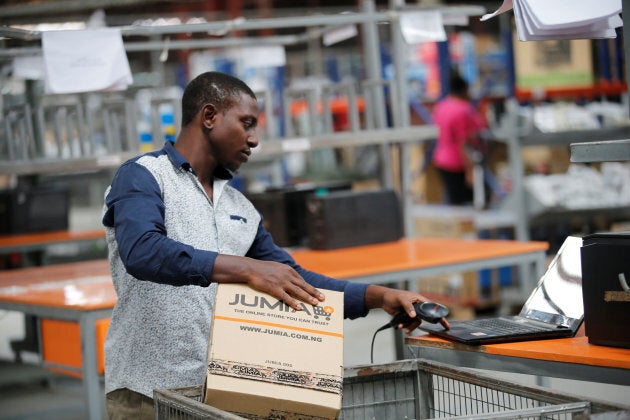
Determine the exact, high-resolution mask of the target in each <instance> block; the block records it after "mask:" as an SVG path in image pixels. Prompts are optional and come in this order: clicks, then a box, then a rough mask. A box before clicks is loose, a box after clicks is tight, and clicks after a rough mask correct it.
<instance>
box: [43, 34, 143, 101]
mask: <svg viewBox="0 0 630 420" xmlns="http://www.w3.org/2000/svg"><path fill="white" fill-rule="evenodd" d="M42 50H43V55H44V68H45V70H46V79H45V80H46V92H47V93H76V92H92V91H101V90H122V89H126V88H127V87H128V86H129V85H130V84H131V83H132V82H133V78H132V76H131V69H130V68H129V62H128V60H127V55H126V53H125V47H124V45H123V42H122V36H121V33H120V30H119V29H116V28H102V29H85V30H80V31H46V32H43V33H42Z"/></svg>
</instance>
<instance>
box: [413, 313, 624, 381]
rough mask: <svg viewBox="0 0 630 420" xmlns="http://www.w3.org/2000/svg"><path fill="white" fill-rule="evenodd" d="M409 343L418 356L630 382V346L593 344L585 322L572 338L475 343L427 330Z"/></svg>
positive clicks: (546, 374) (509, 369)
mask: <svg viewBox="0 0 630 420" xmlns="http://www.w3.org/2000/svg"><path fill="white" fill-rule="evenodd" d="M405 343H406V344H408V346H409V347H408V349H409V350H410V351H411V353H412V354H413V355H414V356H415V357H422V358H426V359H431V360H437V361H440V362H443V363H450V364H454V365H457V366H465V367H473V368H478V369H489V370H499V371H507V372H514V373H524V374H529V375H536V376H540V377H549V376H550V377H558V378H565V379H574V380H583V381H593V382H602V383H609V384H618V385H630V349H624V348H619V347H607V346H598V345H594V344H589V342H588V338H587V337H586V336H585V335H584V326H583V325H582V328H580V330H579V331H578V333H577V334H576V336H575V337H572V338H557V339H549V340H533V341H520V342H514V343H501V344H487V345H482V346H471V345H467V344H461V343H456V342H453V341H449V340H444V339H442V338H439V337H435V336H432V335H428V334H427V335H418V336H412V337H407V338H406V339H405Z"/></svg>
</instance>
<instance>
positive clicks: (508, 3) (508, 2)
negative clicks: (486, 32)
mask: <svg viewBox="0 0 630 420" xmlns="http://www.w3.org/2000/svg"><path fill="white" fill-rule="evenodd" d="M512 7H513V5H512V0H503V4H502V5H501V7H499V8H498V9H497V10H495V11H494V13H487V14H485V15H483V16H482V17H481V19H480V20H481V21H482V22H483V21H484V20H488V19H491V18H493V17H495V16H497V15H500V14H501V13H505V12H507V11H508V10H512Z"/></svg>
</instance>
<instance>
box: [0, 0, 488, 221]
mask: <svg viewBox="0 0 630 420" xmlns="http://www.w3.org/2000/svg"><path fill="white" fill-rule="evenodd" d="M435 9H439V10H440V11H441V12H442V13H443V14H445V15H449V14H454V15H460V16H461V15H465V16H476V15H482V14H483V13H484V12H485V8H483V7H480V6H469V5H464V6H442V5H429V6H424V5H423V6H416V5H414V6H409V5H406V4H405V1H404V0H390V2H389V7H388V9H387V10H384V11H377V10H376V9H375V3H374V1H373V0H361V1H360V3H359V8H358V10H357V11H353V12H351V13H339V14H320V15H309V16H295V17H280V18H265V19H245V18H237V19H232V20H226V21H216V22H206V23H194V24H185V25H169V26H127V27H120V30H121V33H122V35H123V37H134V39H136V38H138V37H147V40H146V41H135V40H134V41H127V42H124V45H125V49H126V50H127V51H128V52H130V51H148V52H152V54H155V52H157V51H165V50H166V51H168V50H176V49H204V48H233V47H238V46H247V45H283V46H289V45H297V44H301V43H306V44H307V46H308V48H311V47H312V46H313V44H314V43H313V42H312V41H313V39H316V38H318V37H321V36H322V35H323V34H324V33H325V32H326V31H329V30H332V29H334V28H337V27H342V26H345V25H359V26H360V28H361V41H362V43H363V45H362V47H363V50H362V51H363V56H364V68H365V71H366V80H364V81H362V82H361V83H362V86H361V87H362V88H363V89H366V92H367V93H368V94H369V99H370V101H369V102H370V104H369V105H370V110H369V111H370V114H369V115H366V117H367V120H369V121H370V123H371V125H370V126H369V127H368V129H358V127H356V126H353V127H352V130H351V131H350V132H341V133H331V132H324V133H322V134H321V135H320V133H316V132H313V133H312V135H309V136H307V137H297V138H295V137H294V136H291V135H290V133H289V138H280V137H277V138H274V137H272V138H263V139H262V141H261V143H260V151H259V152H258V153H257V154H255V156H254V159H252V161H256V159H260V160H264V159H263V158H271V157H273V156H279V155H282V154H285V153H288V152H291V151H296V150H299V151H309V150H316V149H321V148H336V147H347V146H363V145H376V146H377V147H378V148H379V159H380V162H381V163H380V169H381V178H382V179H381V182H382V184H383V187H388V188H391V187H394V183H395V181H394V178H393V175H392V168H391V165H392V151H393V150H395V148H392V147H391V146H392V145H396V146H399V149H398V152H399V153H400V157H401V159H400V165H399V166H400V168H399V169H400V173H399V175H398V176H399V182H400V184H399V185H400V191H401V194H400V196H401V199H402V201H403V212H404V214H410V213H411V208H412V206H413V199H412V194H411V183H412V179H411V176H412V171H411V168H410V166H411V165H410V159H409V157H410V155H411V153H410V149H409V147H410V144H411V143H412V142H422V141H424V140H429V139H431V138H435V136H436V134H437V131H436V129H435V128H434V127H433V126H426V127H413V128H411V127H410V116H409V106H408V98H407V85H406V83H407V78H406V72H405V60H406V58H405V48H404V40H403V38H402V33H401V28H400V16H401V13H404V12H407V11H413V10H435ZM380 24H389V25H390V28H391V29H390V30H391V32H390V38H391V40H390V42H391V48H392V51H393V56H392V59H393V65H394V68H395V69H396V72H395V77H394V79H393V80H392V81H386V80H384V79H383V76H382V71H381V68H382V64H381V58H380V53H379V50H380V48H379V47H380V45H379V42H380V40H379V28H378V26H379V25H380ZM285 28H298V29H300V28H302V29H305V30H304V32H303V33H301V34H297V35H286V36H267V37H256V38H248V37H229V38H228V37H223V38H218V37H217V36H221V35H229V34H230V33H231V32H232V31H248V30H259V29H285ZM181 33H190V34H192V33H197V34H201V33H207V34H209V35H211V37H209V38H207V39H195V40H170V38H169V36H171V35H177V34H181ZM0 35H2V36H8V37H11V38H14V39H20V40H24V41H37V40H39V39H41V33H39V32H34V31H22V30H17V29H14V28H8V27H0ZM27 44H28V46H25V47H24V48H7V49H3V50H1V51H0V58H3V57H15V56H19V55H32V54H37V53H40V51H41V48H39V47H33V46H32V42H28V43H27ZM315 46H316V47H317V45H316V43H315ZM386 85H387V87H388V89H387V90H388V91H389V92H390V94H389V96H388V97H387V95H386V93H385V92H386V89H385V88H386ZM326 91H327V92H329V93H330V92H334V91H335V88H334V87H331V88H330V89H326ZM352 95H354V93H352V94H351V95H350V96H352ZM326 99H327V98H322V99H321V101H322V102H323V103H327V100H326ZM387 99H389V103H390V109H391V112H392V121H393V123H392V126H388V124H387V118H386V115H387V108H386V101H387ZM265 102H268V101H265ZM366 111H367V109H366ZM31 112H35V111H31ZM310 112H311V113H313V112H314V110H311V111H310ZM326 112H329V110H326ZM24 114H26V117H25V116H24V115H22V123H21V124H24V121H27V120H30V119H31V118H29V115H28V112H25V113H24ZM315 117H317V118H319V116H315ZM315 117H314V118H315ZM328 118H329V117H328ZM6 119H7V118H5V120H6ZM75 119H78V118H76V117H75ZM118 120H120V121H125V119H124V118H123V117H122V116H121V117H119V118H118ZM118 120H117V121H118ZM352 121H353V123H356V118H353V119H352ZM15 124H16V126H15V128H14V130H13V132H11V133H10V132H9V131H10V130H6V132H5V137H6V136H10V135H15V134H16V133H17V134H18V135H21V136H22V137H23V140H22V142H23V143H27V144H37V141H38V140H37V135H38V134H37V131H35V133H33V131H32V130H31V131H29V130H25V129H23V128H22V126H21V125H20V121H19V118H17V117H16V121H15ZM65 125H66V126H68V124H65ZM269 125H272V123H271V122H270V123H269ZM327 125H328V124H327ZM24 127H26V126H24ZM118 129H119V130H121V129H122V128H121V127H118ZM127 129H129V127H127ZM129 132H130V133H131V132H132V131H129ZM268 134H269V133H268ZM271 135H272V136H275V133H271ZM5 140H7V141H8V139H5ZM40 140H41V139H40ZM81 140H82V141H87V142H89V141H91V140H90V139H81ZM117 144H119V145H120V144H122V143H121V142H118V143H117ZM5 147H8V146H5ZM85 150H92V149H89V148H86V149H85ZM81 151H82V152H84V149H83V148H81ZM27 152H28V148H27V149H26V150H25V151H24V155H23V156H22V157H20V156H11V158H10V159H8V160H4V161H0V174H10V175H15V176H23V175H37V174H46V173H68V172H72V171H80V170H102V169H111V168H115V167H117V166H118V165H119V164H120V163H121V162H123V161H124V160H125V159H127V158H128V157H130V156H133V155H135V154H137V153H138V151H137V150H131V149H126V148H125V147H123V146H119V147H118V148H117V149H112V150H109V149H108V150H106V151H105V152H104V153H101V154H98V155H96V154H94V153H84V154H82V155H81V156H70V157H69V158H57V159H51V158H47V157H46V158H45V157H41V156H40V157H37V158H29V157H28V155H27ZM412 228H413V226H412V223H411V220H410V218H408V217H405V232H407V233H409V232H411V231H412Z"/></svg>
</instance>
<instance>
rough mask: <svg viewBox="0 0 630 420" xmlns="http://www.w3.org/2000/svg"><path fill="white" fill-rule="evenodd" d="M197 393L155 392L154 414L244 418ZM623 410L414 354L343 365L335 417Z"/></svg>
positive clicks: (577, 415)
mask: <svg viewBox="0 0 630 420" xmlns="http://www.w3.org/2000/svg"><path fill="white" fill-rule="evenodd" d="M201 395H202V386H201V385H200V386H197V387H190V388H178V389H171V390H156V391H154V401H155V410H156V419H159V420H167V419H169V420H170V419H178V420H197V419H230V420H231V419H242V417H239V416H236V415H234V414H231V413H228V412H226V411H222V410H219V409H217V408H215V407H212V406H209V405H206V404H203V403H201V402H200V400H201ZM623 409H624V407H619V406H615V405H613V404H610V403H603V402H599V401H591V400H587V399H585V398H583V397H578V396H574V395H570V394H565V393H561V392H557V391H551V390H548V389H545V388H542V387H538V386H525V385H521V384H517V383H514V382H511V381H506V380H503V379H497V378H492V377H490V376H486V375H483V374H479V373H478V372H475V371H473V370H470V369H463V368H455V367H452V366H449V365H446V364H442V363H436V362H431V361H428V360H424V359H414V360H402V361H398V362H393V363H388V364H383V365H365V366H356V367H351V368H346V369H345V372H344V385H343V399H342V408H341V415H340V417H339V418H340V419H343V420H366V419H375V420H380V419H387V420H389V419H434V418H442V419H444V418H446V419H456V418H465V419H516V418H518V419H558V420H562V419H588V418H590V417H591V414H593V413H614V412H620V411H621V410H623ZM625 409H628V407H625ZM615 418H618V417H615Z"/></svg>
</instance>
